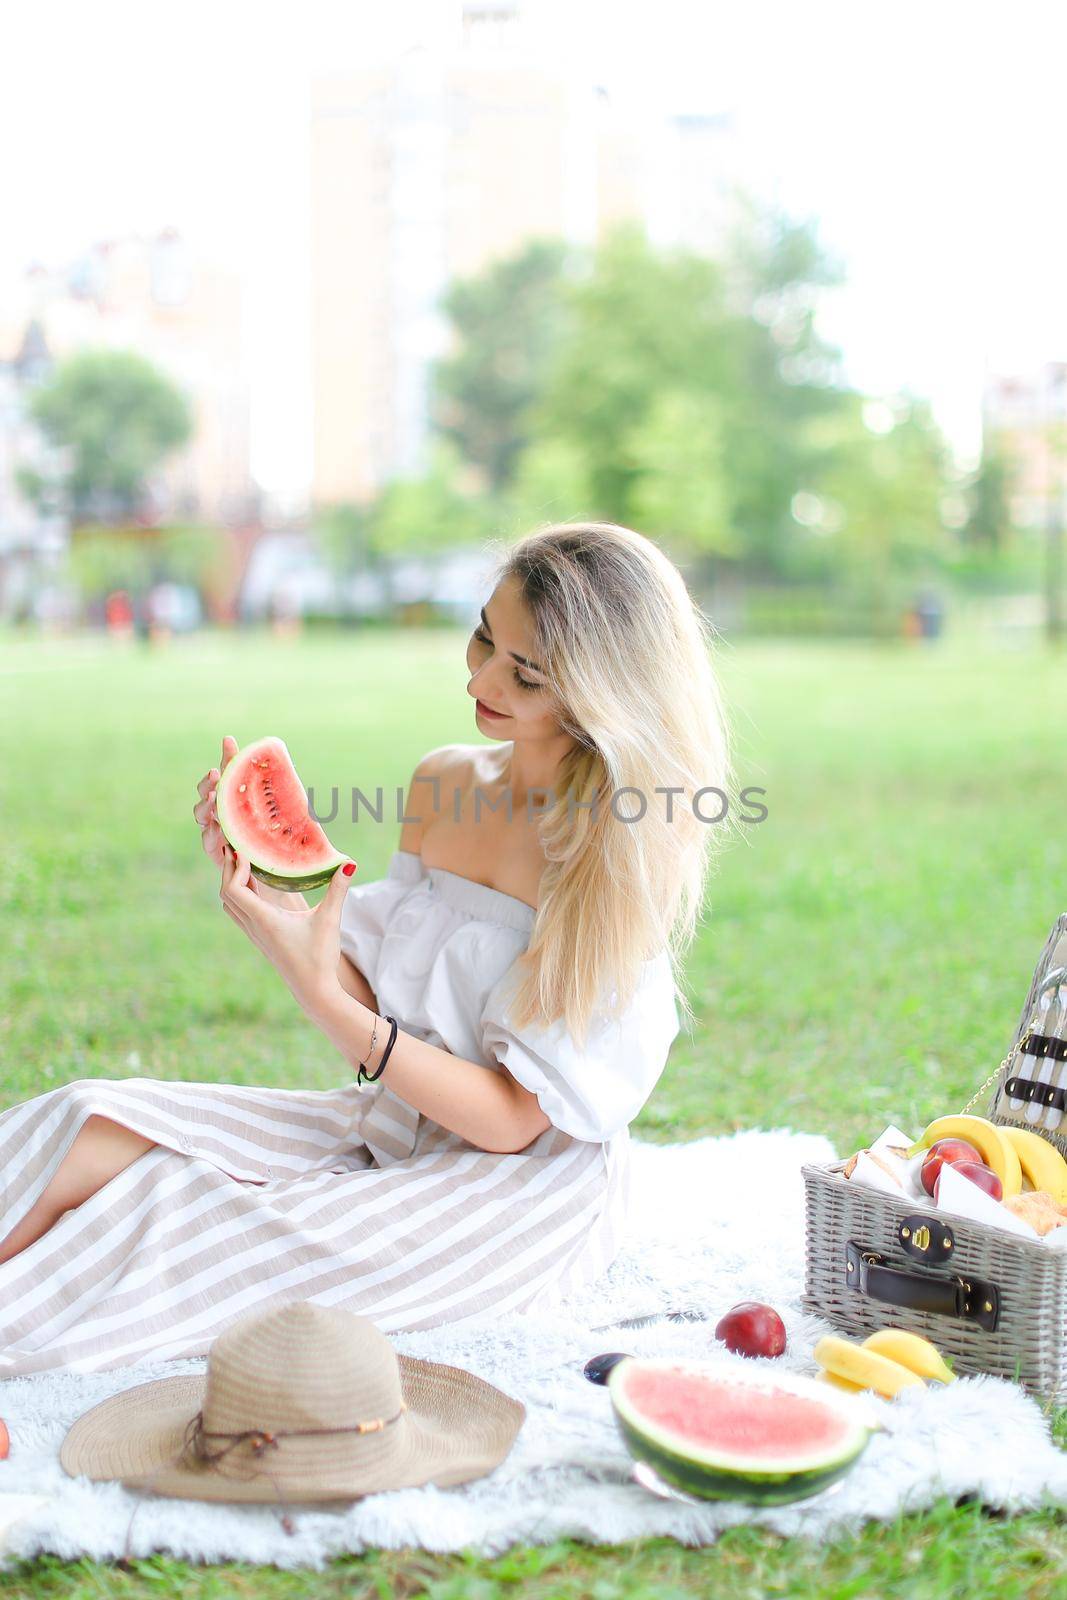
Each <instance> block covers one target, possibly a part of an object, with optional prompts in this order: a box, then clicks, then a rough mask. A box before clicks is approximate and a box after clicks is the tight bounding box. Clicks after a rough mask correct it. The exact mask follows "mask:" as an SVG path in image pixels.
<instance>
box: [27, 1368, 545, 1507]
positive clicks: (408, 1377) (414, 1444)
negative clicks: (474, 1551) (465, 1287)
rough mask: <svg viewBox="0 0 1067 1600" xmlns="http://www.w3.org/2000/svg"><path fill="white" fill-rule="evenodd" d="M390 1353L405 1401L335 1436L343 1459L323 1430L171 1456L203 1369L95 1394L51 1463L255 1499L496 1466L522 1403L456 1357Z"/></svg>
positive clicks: (343, 1492) (384, 1485)
mask: <svg viewBox="0 0 1067 1600" xmlns="http://www.w3.org/2000/svg"><path fill="white" fill-rule="evenodd" d="M397 1362H398V1365H399V1368H400V1382H401V1388H402V1392H403V1395H404V1399H405V1401H406V1402H407V1407H408V1409H407V1410H406V1411H405V1412H404V1414H403V1416H402V1417H401V1418H400V1420H399V1421H398V1422H397V1423H395V1424H392V1425H391V1426H390V1427H389V1428H386V1429H383V1430H382V1431H381V1432H379V1433H374V1434H363V1435H357V1436H354V1435H343V1436H338V1437H339V1438H342V1439H343V1440H344V1445H343V1447H340V1446H339V1447H338V1448H341V1449H342V1453H343V1455H344V1456H345V1457H346V1459H343V1460H338V1459H331V1455H332V1453H333V1452H332V1446H333V1441H332V1440H331V1441H328V1442H327V1443H326V1447H325V1448H323V1449H319V1450H314V1449H313V1450H311V1451H310V1452H309V1451H308V1445H309V1444H311V1443H312V1441H310V1440H301V1439H297V1440H294V1441H293V1444H294V1445H295V1446H296V1447H297V1448H296V1449H292V1448H290V1451H289V1453H288V1457H287V1455H286V1451H285V1447H286V1445H287V1443H289V1441H287V1440H285V1439H281V1440H280V1441H279V1447H278V1448H277V1449H275V1450H267V1451H266V1452H264V1456H263V1457H262V1458H261V1460H262V1462H263V1466H262V1467H258V1466H257V1465H256V1464H255V1461H254V1459H253V1458H251V1457H250V1455H249V1453H248V1451H247V1449H244V1447H239V1449H243V1456H242V1458H241V1459H240V1460H233V1461H232V1462H231V1463H219V1465H218V1466H213V1465H211V1464H210V1463H206V1462H199V1463H195V1462H194V1463H190V1462H189V1461H188V1460H187V1461H186V1462H185V1463H183V1464H182V1465H177V1464H176V1463H177V1461H178V1458H179V1456H180V1455H181V1452H182V1447H183V1444H184V1440H185V1434H186V1429H187V1428H188V1426H189V1423H190V1421H191V1420H192V1418H193V1417H195V1415H196V1413H197V1412H198V1411H199V1410H200V1408H201V1406H202V1404H203V1400H204V1395H205V1391H206V1387H207V1374H206V1372H205V1373H191V1374H185V1375H183V1376H180V1377H174V1378H158V1379H155V1380H153V1381H152V1382H150V1383H142V1384H136V1385H134V1387H132V1388H130V1389H124V1390H122V1391H121V1393H119V1394H115V1395H111V1396H110V1397H109V1398H108V1399H107V1400H102V1401H101V1402H100V1404H99V1405H96V1406H93V1407H92V1408H91V1410H89V1411H86V1412H85V1413H84V1415H82V1416H80V1417H79V1418H78V1419H77V1421H76V1422H74V1423H73V1424H72V1426H71V1427H70V1428H69V1429H68V1431H67V1435H66V1437H65V1438H64V1440H63V1443H62V1445H61V1447H60V1451H59V1460H60V1465H61V1466H62V1467H63V1469H64V1471H65V1472H67V1473H69V1474H70V1476H71V1477H79V1476H81V1477H86V1478H92V1479H96V1480H114V1479H118V1480H119V1481H120V1482H122V1483H123V1484H124V1485H125V1486H126V1487H127V1488H130V1489H139V1490H142V1491H143V1492H150V1493H153V1494H162V1495H170V1496H175V1495H176V1496H179V1497H182V1498H187V1499H191V1500H236V1501H242V1502H245V1503H266V1504H275V1503H277V1501H278V1500H279V1498H282V1499H284V1500H285V1501H305V1502H306V1501H314V1502H317V1501H328V1500H354V1499H359V1498H360V1497H361V1496H363V1495H365V1494H377V1493H379V1492H381V1491H382V1490H387V1489H409V1488H416V1487H418V1486H419V1485H420V1484H426V1483H433V1484H436V1485H437V1486H438V1487H439V1488H448V1487H451V1486H452V1485H455V1484H460V1483H468V1482H469V1481H470V1480H471V1479H473V1478H481V1477H484V1476H485V1474H486V1473H488V1472H492V1471H493V1469H494V1468H495V1467H497V1466H499V1464H500V1462H501V1461H502V1460H503V1459H504V1457H505V1456H506V1455H507V1453H508V1451H509V1450H510V1449H511V1446H512V1444H513V1443H514V1441H515V1436H516V1434H517V1433H518V1431H519V1429H520V1427H521V1426H522V1423H523V1419H524V1418H525V1416H526V1408H525V1406H524V1405H522V1403H521V1402H520V1401H518V1400H514V1399H512V1397H511V1396H510V1395H507V1394H504V1392H503V1391H502V1390H501V1389H497V1388H495V1387H494V1386H493V1384H491V1383H486V1381H485V1380H484V1378H478V1377H476V1376H475V1375H474V1373H472V1372H465V1371H464V1370H463V1369H462V1368H461V1367H449V1366H444V1365H442V1364H441V1363H439V1362H436V1361H422V1360H419V1359H418V1358H416V1357H414V1356H404V1355H398V1356H397ZM267 1425H269V1424H267V1423H265V1424H264V1426H267ZM338 1425H339V1424H338ZM353 1445H354V1448H353ZM213 1447H214V1446H213ZM236 1454H237V1452H236V1451H235V1452H234V1455H235V1456H236ZM250 1474H255V1475H254V1476H250Z"/></svg>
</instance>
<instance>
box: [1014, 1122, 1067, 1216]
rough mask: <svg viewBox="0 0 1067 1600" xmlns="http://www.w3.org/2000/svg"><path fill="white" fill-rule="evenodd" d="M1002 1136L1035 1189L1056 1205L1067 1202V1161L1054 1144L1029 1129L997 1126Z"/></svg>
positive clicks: (1066, 1203)
mask: <svg viewBox="0 0 1067 1600" xmlns="http://www.w3.org/2000/svg"><path fill="white" fill-rule="evenodd" d="M998 1128H999V1132H1000V1133H1001V1135H1002V1136H1003V1137H1004V1138H1005V1139H1007V1141H1008V1143H1009V1144H1010V1145H1012V1146H1014V1149H1015V1154H1016V1155H1017V1156H1018V1157H1019V1165H1020V1166H1021V1167H1022V1170H1023V1176H1024V1177H1025V1178H1028V1179H1029V1181H1030V1182H1031V1183H1032V1184H1033V1186H1034V1188H1035V1189H1044V1190H1045V1191H1046V1192H1047V1193H1048V1194H1050V1195H1051V1196H1052V1198H1053V1200H1055V1202H1056V1204H1057V1205H1058V1206H1063V1205H1067V1161H1064V1159H1063V1157H1062V1156H1061V1155H1060V1153H1059V1151H1058V1150H1057V1149H1056V1146H1055V1145H1054V1144H1050V1143H1049V1141H1048V1140H1047V1139H1042V1137H1041V1135H1040V1134H1039V1133H1031V1132H1030V1130H1029V1129H1028V1128H1008V1127H999V1124H998Z"/></svg>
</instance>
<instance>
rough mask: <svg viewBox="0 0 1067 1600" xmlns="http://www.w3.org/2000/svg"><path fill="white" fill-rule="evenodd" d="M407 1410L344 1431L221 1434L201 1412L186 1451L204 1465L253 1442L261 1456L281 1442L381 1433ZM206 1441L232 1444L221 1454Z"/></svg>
mask: <svg viewBox="0 0 1067 1600" xmlns="http://www.w3.org/2000/svg"><path fill="white" fill-rule="evenodd" d="M406 1410H407V1402H406V1401H404V1400H401V1402H400V1409H399V1411H397V1412H396V1413H395V1415H393V1416H391V1417H375V1418H373V1420H371V1421H370V1422H352V1423H349V1424H348V1426H347V1427H343V1428H272V1429H268V1428H245V1430H244V1431H243V1432H242V1433H219V1432H215V1431H212V1430H209V1429H207V1428H205V1427H204V1413H203V1411H198V1412H197V1413H196V1416H195V1417H194V1418H193V1419H192V1421H191V1423H190V1424H189V1426H188V1427H187V1428H186V1430H185V1434H186V1437H185V1447H186V1449H189V1448H191V1449H192V1451H193V1454H194V1455H195V1456H196V1457H197V1458H198V1459H199V1460H201V1461H208V1462H213V1461H220V1460H221V1459H222V1457H223V1456H225V1455H228V1454H229V1452H230V1451H231V1450H232V1449H233V1448H234V1447H235V1446H236V1445H238V1444H240V1443H241V1440H242V1439H250V1440H251V1441H252V1450H253V1452H254V1454H255V1455H257V1456H260V1455H262V1454H263V1451H264V1450H266V1449H268V1448H273V1449H275V1450H276V1449H277V1448H278V1440H279V1439H300V1438H311V1437H312V1436H313V1435H316V1434H329V1433H379V1432H381V1430H382V1429H383V1428H387V1427H388V1426H389V1424H390V1423H391V1422H398V1421H399V1420H400V1418H401V1417H402V1416H403V1414H404V1412H405V1411H406ZM205 1439H229V1441H230V1443H229V1444H228V1445H224V1446H223V1448H222V1449H221V1450H215V1451H209V1450H208V1449H206V1448H205V1446H204V1443H203V1441H204V1440H205Z"/></svg>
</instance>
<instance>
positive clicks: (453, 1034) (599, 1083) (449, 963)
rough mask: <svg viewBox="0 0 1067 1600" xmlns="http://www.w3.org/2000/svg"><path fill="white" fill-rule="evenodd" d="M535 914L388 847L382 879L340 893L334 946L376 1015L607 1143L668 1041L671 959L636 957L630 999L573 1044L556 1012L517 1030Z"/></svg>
mask: <svg viewBox="0 0 1067 1600" xmlns="http://www.w3.org/2000/svg"><path fill="white" fill-rule="evenodd" d="M536 916H537V912H536V911H535V909H534V907H533V906H530V905H527V904H526V902H525V901H523V900H519V899H517V898H516V897H515V896H514V895H509V894H504V893H503V891H502V890H500V889H492V888H490V887H489V886H488V885H486V884H482V883H475V882H474V880H473V879H471V878H465V877H462V876H461V875H460V874H459V873H456V872H450V871H449V870H447V869H446V868H444V867H427V866H425V865H424V864H423V860H422V857H421V856H420V855H418V854H417V853H416V852H414V851H411V850H397V851H395V852H394V854H393V856H392V858H391V860H390V862H389V867H388V870H387V874H386V876H385V877H384V878H378V879H375V880H374V881H372V882H368V883H354V884H353V885H352V887H351V888H350V889H349V891H348V894H347V895H346V896H345V902H344V906H343V908H342V911H341V949H342V951H343V953H344V954H345V955H347V956H349V957H350V958H351V960H352V961H353V962H354V963H355V965H356V966H357V967H358V968H359V970H360V971H361V972H362V973H363V974H364V976H365V977H366V979H367V981H368V983H369V984H370V985H371V987H372V989H373V990H374V992H375V995H376V996H377V998H378V1007H379V1013H380V1014H386V1013H388V1014H390V1015H392V1016H395V1017H396V1019H397V1021H398V1022H399V1024H400V1026H401V1027H402V1028H403V1029H404V1030H405V1032H408V1033H413V1034H415V1035H416V1036H417V1037H419V1038H423V1039H426V1040H427V1041H428V1042H429V1043H430V1044H434V1045H437V1046H439V1047H441V1048H443V1049H446V1050H450V1051H451V1052H452V1054H453V1055H457V1056H461V1057H463V1058H464V1059H465V1060H468V1061H477V1062H480V1063H482V1064H483V1065H484V1066H486V1067H490V1068H493V1067H497V1068H499V1067H500V1066H504V1067H506V1068H507V1070H508V1071H509V1072H510V1073H511V1075H512V1076H513V1077H514V1078H515V1079H516V1080H517V1081H518V1082H519V1083H521V1084H522V1085H523V1087H524V1088H526V1089H529V1090H530V1091H531V1092H532V1093H533V1094H535V1095H536V1096H537V1099H538V1102H539V1104H540V1106H541V1109H542V1110H543V1111H544V1113H545V1115H546V1116H547V1117H548V1119H549V1121H550V1122H551V1123H552V1124H553V1125H554V1126H555V1127H557V1128H560V1129H562V1131H563V1132H564V1133H568V1134H571V1135H572V1136H573V1137H574V1138H576V1139H583V1140H591V1141H594V1142H596V1143H604V1142H606V1141H608V1140H610V1139H612V1138H613V1137H614V1136H615V1135H616V1134H618V1133H621V1132H623V1131H624V1130H625V1129H626V1128H627V1126H628V1125H629V1123H630V1122H632V1121H633V1119H634V1117H636V1116H637V1113H638V1112H639V1111H640V1110H641V1107H642V1106H643V1105H644V1104H645V1101H646V1100H647V1099H648V1097H649V1095H650V1094H651V1093H652V1090H653V1089H654V1087H655V1085H656V1083H657V1081H658V1079H659V1077H660V1075H661V1073H662V1072H663V1069H664V1066H665V1065H666V1062H667V1055H668V1052H669V1050H670V1047H671V1045H672V1043H673V1042H674V1040H675V1038H676V1037H677V1034H678V1031H679V1028H680V1020H679V1015H678V1006H677V1001H676V991H675V985H674V974H673V972H672V970H671V966H670V961H669V957H668V954H667V951H666V950H663V951H661V953H660V954H659V955H658V956H654V957H652V958H651V959H650V960H648V961H646V962H645V963H644V967H643V970H642V975H641V978H640V981H639V984H638V988H637V991H636V993H635V995H634V998H633V1000H632V1001H631V1003H630V1005H629V1006H628V1007H627V1008H626V1009H625V1010H624V1011H622V1012H618V1011H617V1010H605V1011H602V1012H601V1013H600V1014H599V1015H598V1016H596V1017H594V1019H593V1021H592V1022H591V1024H590V1027H589V1033H588V1038H587V1042H586V1045H585V1047H584V1048H583V1049H579V1048H578V1047H577V1046H576V1045H575V1043H574V1041H573V1040H572V1038H571V1037H570V1034H569V1032H568V1030H567V1029H566V1027H565V1026H564V1023H563V1021H562V1019H557V1021H555V1022H554V1023H552V1024H551V1025H549V1026H547V1027H545V1026H540V1025H529V1026H527V1027H524V1028H521V1029H519V1028H515V1027H513V1026H512V1025H511V1023H510V1022H509V1020H508V1007H509V1001H510V998H511V996H512V992H513V989H514V988H515V987H516V986H517V984H518V981H519V979H520V977H521V974H520V972H519V971H518V969H517V966H516V963H517V959H518V957H519V956H520V955H521V954H522V952H523V951H524V950H525V949H526V947H527V945H528V944H529V940H530V934H531V931H532V929H533V925H534V921H535V919H536ZM612 1000H614V995H613V996H612Z"/></svg>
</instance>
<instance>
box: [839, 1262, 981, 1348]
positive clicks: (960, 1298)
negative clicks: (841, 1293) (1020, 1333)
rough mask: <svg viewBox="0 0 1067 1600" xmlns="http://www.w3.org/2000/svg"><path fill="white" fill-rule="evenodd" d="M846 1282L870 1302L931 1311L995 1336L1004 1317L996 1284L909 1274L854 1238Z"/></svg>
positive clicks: (968, 1279)
mask: <svg viewBox="0 0 1067 1600" xmlns="http://www.w3.org/2000/svg"><path fill="white" fill-rule="evenodd" d="M845 1283H846V1284H847V1286H848V1287H849V1288H850V1289H853V1290H855V1292H856V1293H857V1294H862V1295H864V1296H866V1298H867V1299H868V1300H882V1301H885V1303H886V1304H888V1305H891V1306H904V1307H905V1308H906V1309H907V1310H908V1311H929V1312H931V1313H933V1315H934V1316H938V1317H955V1318H957V1319H958V1320H959V1321H962V1322H975V1323H977V1324H978V1326H979V1327H980V1328H984V1329H985V1330H986V1332H987V1333H992V1332H993V1330H994V1329H995V1328H996V1325H997V1321H998V1319H999V1317H1000V1295H999V1293H998V1292H997V1287H996V1284H993V1283H987V1282H985V1281H984V1280H981V1279H978V1278H962V1277H941V1276H936V1277H935V1275H934V1274H933V1273H931V1272H906V1271H903V1270H902V1269H901V1268H899V1267H890V1266H887V1265H886V1260H885V1257H884V1256H882V1255H879V1254H878V1252H877V1250H867V1249H865V1248H864V1246H863V1245H861V1244H857V1243H856V1241H855V1239H850V1240H849V1241H848V1243H847V1244H846V1246H845Z"/></svg>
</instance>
